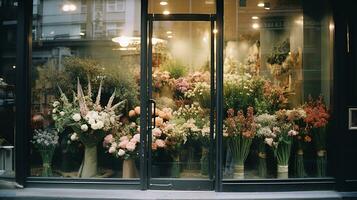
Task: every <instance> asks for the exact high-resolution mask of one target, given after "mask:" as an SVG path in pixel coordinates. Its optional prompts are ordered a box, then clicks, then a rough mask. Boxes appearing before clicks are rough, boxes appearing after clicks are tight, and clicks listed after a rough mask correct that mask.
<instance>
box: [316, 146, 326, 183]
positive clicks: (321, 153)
mask: <svg viewBox="0 0 357 200" xmlns="http://www.w3.org/2000/svg"><path fill="white" fill-rule="evenodd" d="M326 165H327V155H326V150H318V151H317V156H316V171H317V174H316V176H317V177H326Z"/></svg>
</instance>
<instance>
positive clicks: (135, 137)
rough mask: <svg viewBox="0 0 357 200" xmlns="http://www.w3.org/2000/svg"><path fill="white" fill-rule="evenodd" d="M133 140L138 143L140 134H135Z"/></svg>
mask: <svg viewBox="0 0 357 200" xmlns="http://www.w3.org/2000/svg"><path fill="white" fill-rule="evenodd" d="M133 139H134V140H136V141H137V142H140V134H139V133H137V134H135V135H134V137H133Z"/></svg>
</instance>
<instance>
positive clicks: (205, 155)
mask: <svg viewBox="0 0 357 200" xmlns="http://www.w3.org/2000/svg"><path fill="white" fill-rule="evenodd" d="M208 155H209V150H208V148H206V147H202V155H201V159H200V164H201V174H202V175H205V176H206V175H208V165H209V163H208V160H209V159H208V157H209V156H208Z"/></svg>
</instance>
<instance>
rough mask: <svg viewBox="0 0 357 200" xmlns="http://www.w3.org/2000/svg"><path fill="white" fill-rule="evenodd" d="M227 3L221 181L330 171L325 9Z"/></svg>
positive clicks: (328, 20)
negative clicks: (224, 179)
mask: <svg viewBox="0 0 357 200" xmlns="http://www.w3.org/2000/svg"><path fill="white" fill-rule="evenodd" d="M318 5H320V4H318V3H316V4H306V3H304V4H302V3H301V2H300V1H285V2H282V1H275V0H273V1H269V2H264V3H262V2H259V1H245V3H244V4H241V2H238V1H231V0H228V1H225V27H224V32H225V49H224V52H225V56H224V111H225V113H226V116H225V118H224V122H223V123H224V133H223V134H224V148H223V149H224V163H222V165H223V168H224V178H227V179H231V178H233V179H244V178H245V179H256V178H282V179H284V178H289V177H297V178H304V177H325V176H327V175H328V174H327V170H326V168H327V164H326V163H327V149H326V137H327V130H328V125H329V119H330V114H329V108H330V98H331V93H330V91H331V79H332V78H331V77H332V76H331V75H332V57H331V55H332V37H333V28H331V27H333V25H331V17H330V16H329V15H328V14H329V13H328V12H327V11H328V8H327V7H328V6H325V7H323V8H321V12H319V13H316V12H315V9H316V8H317V7H318Z"/></svg>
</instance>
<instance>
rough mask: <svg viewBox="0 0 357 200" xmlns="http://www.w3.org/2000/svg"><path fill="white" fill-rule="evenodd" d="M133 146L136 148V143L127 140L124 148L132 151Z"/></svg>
mask: <svg viewBox="0 0 357 200" xmlns="http://www.w3.org/2000/svg"><path fill="white" fill-rule="evenodd" d="M135 148H136V144H135V143H133V142H128V143H127V144H126V149H127V150H128V151H134V150H135Z"/></svg>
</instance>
